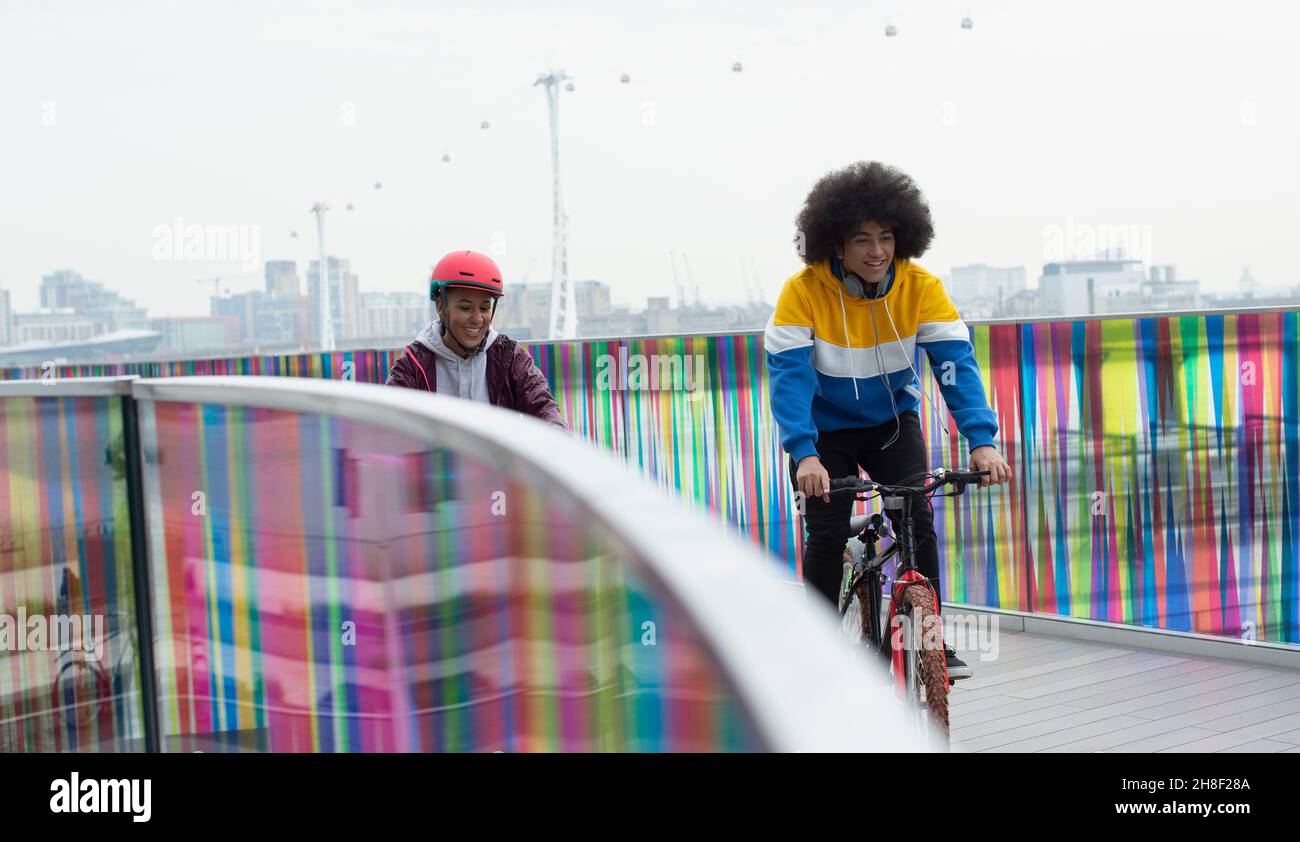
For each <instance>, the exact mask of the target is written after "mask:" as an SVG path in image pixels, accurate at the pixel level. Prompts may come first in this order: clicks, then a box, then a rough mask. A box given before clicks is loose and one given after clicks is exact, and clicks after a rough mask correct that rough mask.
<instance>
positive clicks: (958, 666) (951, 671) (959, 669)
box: [943, 646, 975, 681]
mask: <svg viewBox="0 0 1300 842" xmlns="http://www.w3.org/2000/svg"><path fill="white" fill-rule="evenodd" d="M943 654H944V657H945V658H946V659H947V661H948V679H949V680H950V681H956V680H957V679H959V678H970V677H971V676H972V675H974V674H975V670H973V669H971V668H970V667H969V666H967V664H966V662H965V661H963V660H962V659H961V658H958V657H957V652H956V650H954V649H953V648H952V647H951V646H945V647H943Z"/></svg>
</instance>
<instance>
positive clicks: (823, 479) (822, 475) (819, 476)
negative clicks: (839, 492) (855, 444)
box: [795, 456, 831, 503]
mask: <svg viewBox="0 0 1300 842" xmlns="http://www.w3.org/2000/svg"><path fill="white" fill-rule="evenodd" d="M795 484H796V485H798V486H799V490H800V491H802V492H803V493H804V496H805V497H820V498H822V500H823V501H824V502H827V503H829V502H830V501H831V475H830V474H828V473H827V472H826V468H825V466H823V465H822V460H821V459H819V458H817V457H816V456H805V457H804V458H803V459H801V460H800V461H799V467H798V470H796V471H795Z"/></svg>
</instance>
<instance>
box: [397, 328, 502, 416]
mask: <svg viewBox="0 0 1300 842" xmlns="http://www.w3.org/2000/svg"><path fill="white" fill-rule="evenodd" d="M498 336H500V334H498V333H497V332H496V328H493V327H489V328H488V334H487V341H486V342H484V343H483V347H482V350H481V351H479V353H476V354H470V355H469V357H467V358H465V359H461V357H460V355H459V354H457V353H456V352H455V351H453V350H451V349H450V348H448V347H447V343H446V342H443V341H442V322H441V320H438V319H434V320H433V321H432V322H430V323H429V324H428V326H427V327H425V329H424V331H423V332H422V333H421V334H420V335H419V336H418V337H416V340H415V341H416V342H419V343H420V344H421V345H423V346H424V347H426V348H428V349H429V350H430V351H432V352H433V353H434V363H433V364H434V365H435V366H436V368H437V377H436V381H437V389H438V394H440V395H452V396H453V397H458V398H465V399H467V400H472V401H478V402H479V403H487V402H488V391H487V354H486V353H484V352H485V351H487V349H488V348H491V347H492V343H493V342H496V341H497V337H498Z"/></svg>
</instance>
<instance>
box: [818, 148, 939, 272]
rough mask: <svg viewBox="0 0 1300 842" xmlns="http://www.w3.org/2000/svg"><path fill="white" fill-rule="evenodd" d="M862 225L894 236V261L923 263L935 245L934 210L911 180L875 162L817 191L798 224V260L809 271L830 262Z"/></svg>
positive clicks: (834, 177)
mask: <svg viewBox="0 0 1300 842" xmlns="http://www.w3.org/2000/svg"><path fill="white" fill-rule="evenodd" d="M864 222H878V223H880V224H881V225H888V226H889V227H890V228H891V229H892V230H893V232H894V256H895V257H896V258H901V259H911V258H914V257H920V256H921V255H922V254H925V250H926V249H927V248H929V247H930V241H931V240H932V239H934V223H933V222H932V221H931V220H930V206H929V205H927V204H926V203H925V197H924V196H923V195H922V194H921V190H920V188H919V187H917V186H916V184H915V183H914V182H913V181H912V179H911V177H910V176H908V175H907V174H906V173H903V172H901V171H899V170H896V169H894V168H893V167H890V166H887V165H885V164H881V163H879V162H877V161H859V162H858V163H856V164H850V165H849V166H847V167H845V168H843V169H839V170H834V171H832V172H829V173H827V174H826V175H824V176H822V177H821V178H820V179H819V180H818V181H817V183H816V184H815V185H813V189H812V190H811V191H810V192H809V193H808V198H807V199H805V200H804V204H803V210H801V211H799V216H798V217H797V218H796V219H795V226H796V230H797V231H798V232H799V233H798V234H797V235H796V237H795V246H796V249H799V248H800V246H802V249H801V254H800V255H799V256H800V257H802V258H803V262H804V263H806V264H808V265H809V266H812V265H813V264H816V263H820V262H822V261H823V260H829V259H830V258H831V256H832V255H834V254H835V249H836V248H843V246H844V244H845V243H846V242H847V241H848V239H849V237H850V236H852V235H853V233H854V232H855V231H857V230H858V228H859V227H860V226H861V225H862V224H863V223H864Z"/></svg>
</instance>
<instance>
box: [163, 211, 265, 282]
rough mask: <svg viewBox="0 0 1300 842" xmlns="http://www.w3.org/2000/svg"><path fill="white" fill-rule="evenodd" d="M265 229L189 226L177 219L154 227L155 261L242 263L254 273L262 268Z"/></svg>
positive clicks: (245, 268) (248, 226) (248, 270)
mask: <svg viewBox="0 0 1300 842" xmlns="http://www.w3.org/2000/svg"><path fill="white" fill-rule="evenodd" d="M261 254H262V229H261V228H260V227H259V226H257V225H186V224H185V220H184V219H182V218H181V217H179V216H178V217H176V218H175V219H174V220H172V223H171V224H170V225H166V224H160V225H155V226H154V227H153V259H154V260H193V261H205V262H206V261H218V262H224V261H232V262H233V261H236V260H238V261H239V268H240V269H242V270H244V271H246V272H251V271H253V270H255V269H258V268H259V267H260V266H261Z"/></svg>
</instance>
